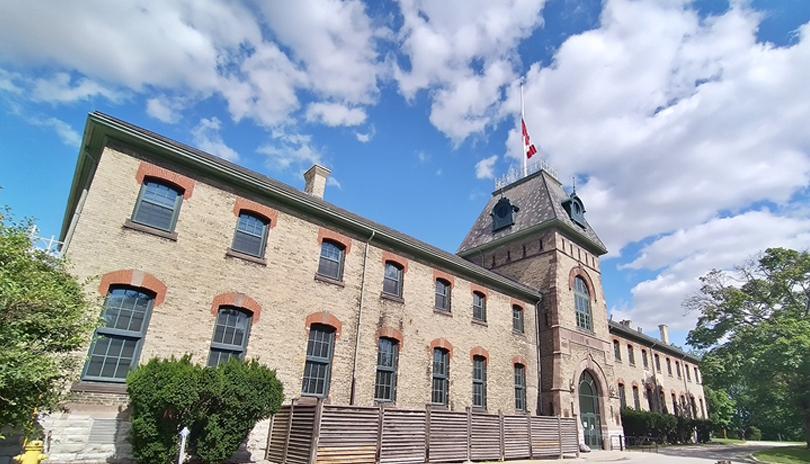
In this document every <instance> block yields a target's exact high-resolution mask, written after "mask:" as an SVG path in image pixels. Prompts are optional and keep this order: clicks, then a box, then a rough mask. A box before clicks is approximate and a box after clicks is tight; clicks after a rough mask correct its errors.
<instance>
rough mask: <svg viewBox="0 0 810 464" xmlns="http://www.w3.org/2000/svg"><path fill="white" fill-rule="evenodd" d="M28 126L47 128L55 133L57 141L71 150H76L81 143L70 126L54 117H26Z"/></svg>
mask: <svg viewBox="0 0 810 464" xmlns="http://www.w3.org/2000/svg"><path fill="white" fill-rule="evenodd" d="M25 119H26V120H27V121H28V122H29V123H30V124H33V125H35V126H39V127H47V128H50V129H53V131H54V132H56V135H57V137H59V140H61V141H62V143H64V144H65V145H67V146H69V147H71V148H78V147H79V145H81V143H82V136H81V134H79V133H78V132H76V130H75V129H73V127H71V125H70V124H68V123H66V122H65V121H62V120H61V119H58V118H54V117H26V118H25Z"/></svg>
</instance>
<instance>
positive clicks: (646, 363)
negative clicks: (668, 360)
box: [641, 350, 650, 369]
mask: <svg viewBox="0 0 810 464" xmlns="http://www.w3.org/2000/svg"><path fill="white" fill-rule="evenodd" d="M641 362H643V363H644V369H649V368H650V363H649V361H648V360H647V350H641Z"/></svg>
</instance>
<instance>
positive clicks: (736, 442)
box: [711, 437, 745, 445]
mask: <svg viewBox="0 0 810 464" xmlns="http://www.w3.org/2000/svg"><path fill="white" fill-rule="evenodd" d="M711 443H713V444H716V445H742V444H743V443H745V440H738V439H736V438H716V437H712V441H711Z"/></svg>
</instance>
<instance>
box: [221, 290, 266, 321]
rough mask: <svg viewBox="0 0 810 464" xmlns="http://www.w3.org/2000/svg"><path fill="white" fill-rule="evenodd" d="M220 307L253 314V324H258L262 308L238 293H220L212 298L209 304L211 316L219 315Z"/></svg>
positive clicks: (249, 298) (254, 301)
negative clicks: (242, 310) (238, 309)
mask: <svg viewBox="0 0 810 464" xmlns="http://www.w3.org/2000/svg"><path fill="white" fill-rule="evenodd" d="M222 306H234V307H237V308H242V309H245V310H247V311H250V312H251V313H252V314H253V322H259V319H260V318H261V315H262V307H261V305H259V303H257V302H256V300H254V299H253V298H251V297H249V296H247V295H245V294H244V293H239V292H228V293H221V294H219V295H217V296H215V297H214V301H212V302H211V314H212V315H214V316H216V315H217V314H219V308H220V307H222Z"/></svg>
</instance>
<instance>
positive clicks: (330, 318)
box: [305, 311, 343, 339]
mask: <svg viewBox="0 0 810 464" xmlns="http://www.w3.org/2000/svg"><path fill="white" fill-rule="evenodd" d="M305 324H306V327H307V333H309V328H310V326H311V325H312V324H323V325H328V326H329V327H332V328H334V329H335V338H336V339H338V338H340V332H341V331H342V329H343V323H342V322H340V319H338V318H337V317H335V316H334V315H333V314H332V313H330V312H328V311H320V312H317V313H312V314H310V315H309V316H307V319H306V321H305Z"/></svg>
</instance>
